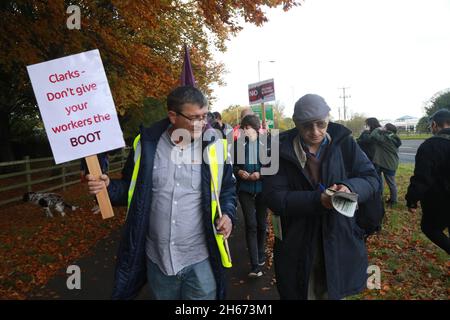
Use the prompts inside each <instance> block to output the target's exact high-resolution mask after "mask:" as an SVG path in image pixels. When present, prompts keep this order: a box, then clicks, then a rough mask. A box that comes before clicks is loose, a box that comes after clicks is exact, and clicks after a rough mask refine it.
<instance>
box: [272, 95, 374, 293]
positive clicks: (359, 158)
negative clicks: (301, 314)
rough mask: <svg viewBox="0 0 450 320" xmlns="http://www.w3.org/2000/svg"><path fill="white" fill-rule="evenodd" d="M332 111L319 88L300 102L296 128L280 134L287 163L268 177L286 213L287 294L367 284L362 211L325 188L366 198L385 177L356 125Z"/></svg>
mask: <svg viewBox="0 0 450 320" xmlns="http://www.w3.org/2000/svg"><path fill="white" fill-rule="evenodd" d="M329 112H330V107H329V106H328V104H327V103H326V102H325V100H324V99H323V98H322V97H321V96H318V95H315V94H307V95H305V96H303V97H302V98H300V99H299V100H298V101H297V102H296V104H295V109H294V115H293V120H294V122H295V125H296V128H294V129H291V130H289V131H286V132H283V133H282V134H280V148H279V149H280V169H279V171H278V173H277V174H275V175H273V176H266V177H265V179H264V183H263V189H264V190H263V192H264V197H265V199H266V203H267V205H268V207H269V208H270V209H271V210H272V211H273V212H274V214H275V215H277V216H279V217H280V225H281V235H280V236H278V237H276V238H275V247H274V263H275V275H276V280H277V287H278V291H279V293H280V297H281V299H342V298H344V297H346V296H349V295H353V294H356V293H358V292H360V291H362V290H363V289H364V288H365V287H366V282H367V273H366V272H367V253H366V247H365V242H364V238H365V236H366V232H365V230H364V229H363V228H362V227H360V226H358V224H357V223H356V220H355V216H353V217H347V216H344V215H343V214H340V213H338V212H337V211H336V210H334V209H333V206H332V204H331V198H330V196H329V195H328V192H325V190H326V189H327V188H331V189H333V190H336V191H343V192H354V193H357V194H358V195H359V197H358V203H359V204H361V203H364V202H366V201H368V200H369V199H371V198H373V197H374V195H375V194H377V193H379V192H380V186H381V184H380V180H379V177H378V175H377V172H376V171H375V168H374V167H373V165H372V163H371V162H370V160H369V159H368V158H367V156H366V155H365V154H364V152H362V151H361V149H360V148H359V146H358V145H357V143H356V142H355V141H354V139H353V138H352V137H351V131H350V130H349V129H347V128H346V127H344V126H342V125H340V124H336V123H332V122H330V116H329ZM344 153H345V154H344Z"/></svg>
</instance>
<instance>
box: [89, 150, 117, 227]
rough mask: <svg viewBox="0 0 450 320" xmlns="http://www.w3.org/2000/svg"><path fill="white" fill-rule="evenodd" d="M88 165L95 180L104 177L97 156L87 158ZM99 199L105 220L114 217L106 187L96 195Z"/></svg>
mask: <svg viewBox="0 0 450 320" xmlns="http://www.w3.org/2000/svg"><path fill="white" fill-rule="evenodd" d="M85 159H86V163H87V166H88V169H89V174H91V175H93V176H94V177H95V178H97V179H100V176H101V175H102V170H101V169H100V164H99V163H98V158H97V155H96V154H94V155H92V156H87V157H85ZM95 196H96V197H97V201H98V205H99V207H100V211H101V213H102V218H103V219H108V218H112V217H114V211H113V208H112V206H111V201H110V200H109V195H108V191H107V190H106V187H105V188H103V190H102V191H100V192H99V193H97V194H96V195H95Z"/></svg>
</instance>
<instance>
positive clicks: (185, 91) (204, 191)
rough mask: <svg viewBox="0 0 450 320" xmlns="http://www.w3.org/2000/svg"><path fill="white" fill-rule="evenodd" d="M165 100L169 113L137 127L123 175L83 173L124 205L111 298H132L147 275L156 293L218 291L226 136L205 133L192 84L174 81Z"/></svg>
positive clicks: (227, 209)
mask: <svg viewBox="0 0 450 320" xmlns="http://www.w3.org/2000/svg"><path fill="white" fill-rule="evenodd" d="M167 107H168V118H166V119H164V120H162V121H159V122H157V123H155V124H154V125H153V126H152V127H150V128H141V133H140V135H138V137H137V138H136V139H135V141H134V144H133V151H132V152H131V153H130V155H129V157H128V159H127V162H126V164H125V167H124V169H123V172H122V174H123V175H122V179H120V180H110V179H109V177H108V176H106V175H102V176H101V179H100V180H97V179H95V178H94V177H91V176H87V179H88V180H89V182H88V185H89V192H90V193H91V194H96V193H97V192H98V191H99V190H101V189H102V188H103V187H104V186H107V188H108V192H109V195H110V197H111V200H112V202H113V204H114V205H128V216H127V220H126V224H125V230H124V234H123V238H122V241H121V244H120V248H119V253H118V259H117V267H116V279H115V286H114V292H113V298H115V299H130V298H133V297H135V296H136V295H137V294H138V293H139V290H140V289H141V288H142V286H143V285H144V284H145V282H146V281H148V284H149V287H150V290H151V293H152V295H153V296H154V297H155V298H156V299H164V300H166V299H170V300H172V299H173V300H175V299H223V298H224V296H225V283H224V282H225V281H224V268H228V267H231V260H230V257H229V252H227V250H226V248H225V245H224V241H223V240H224V239H226V238H228V237H229V235H230V233H231V230H232V226H233V221H234V217H235V211H236V191H235V179H234V177H233V175H232V166H231V164H230V163H226V160H227V156H228V152H227V144H226V140H224V139H221V137H216V136H215V139H214V141H213V142H210V141H209V140H210V139H208V137H207V135H208V131H211V132H212V134H214V130H208V131H204V128H205V124H206V115H207V112H208V108H207V102H206V99H205V97H204V95H203V94H202V92H200V91H199V90H198V89H196V88H194V87H192V86H183V87H178V88H176V89H175V90H173V91H172V92H171V93H170V94H169V95H168V98H167ZM202 137H203V139H202ZM202 140H203V141H202ZM205 140H208V141H205ZM202 155H203V157H202ZM202 159H203V161H202ZM215 194H217V195H218V198H216V197H217V196H215ZM219 200H220V207H221V212H223V215H222V216H221V217H220V218H219V217H217V216H216V211H219V210H220V209H219V208H218V205H219Z"/></svg>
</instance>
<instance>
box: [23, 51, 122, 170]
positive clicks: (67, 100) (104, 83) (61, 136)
mask: <svg viewBox="0 0 450 320" xmlns="http://www.w3.org/2000/svg"><path fill="white" fill-rule="evenodd" d="M27 69H28V74H29V76H30V79H31V84H32V86H33V91H34V94H35V96H36V100H37V103H38V105H39V110H40V112H41V115H42V119H43V121H44V125H45V130H46V132H47V137H48V140H49V141H50V145H51V147H52V152H53V157H54V158H55V162H56V163H57V164H58V163H62V162H66V161H70V160H74V159H79V158H83V157H86V156H90V155H94V154H97V153H101V152H105V151H109V150H114V149H118V148H122V147H124V146H125V142H124V140H123V134H122V130H121V129H120V125H119V121H118V118H117V113H116V108H115V106H114V101H113V98H112V95H111V90H110V89H109V84H108V80H107V79H106V74H105V70H104V68H103V63H102V60H101V57H100V53H99V51H98V50H91V51H86V52H83V53H79V54H75V55H71V56H67V57H63V58H59V59H55V60H50V61H46V62H42V63H38V64H34V65H31V66H27Z"/></svg>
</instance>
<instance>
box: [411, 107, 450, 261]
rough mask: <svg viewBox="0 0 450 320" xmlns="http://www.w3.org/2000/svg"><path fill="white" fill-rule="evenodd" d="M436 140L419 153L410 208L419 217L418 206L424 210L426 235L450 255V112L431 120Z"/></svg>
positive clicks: (422, 223) (412, 179)
mask: <svg viewBox="0 0 450 320" xmlns="http://www.w3.org/2000/svg"><path fill="white" fill-rule="evenodd" d="M430 127H431V132H432V133H433V134H434V136H433V137H431V138H429V139H427V140H426V141H425V142H424V143H422V144H421V145H420V147H419V149H418V150H417V154H416V166H415V168H414V175H413V176H412V177H411V182H410V185H409V187H408V192H407V194H406V204H407V206H408V210H409V211H410V212H411V213H416V209H417V202H418V201H420V204H421V206H422V222H421V227H422V231H423V233H424V234H425V235H426V236H427V237H428V238H429V239H430V240H431V241H432V242H434V243H435V244H436V245H437V246H439V247H440V248H442V249H443V250H445V251H446V252H447V253H448V254H450V238H449V236H447V235H446V234H445V233H444V230H445V229H448V230H449V231H450V214H449V210H448V207H449V203H448V199H449V198H450V111H449V110H448V109H441V110H438V111H436V113H434V114H433V115H432V116H431V117H430Z"/></svg>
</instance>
